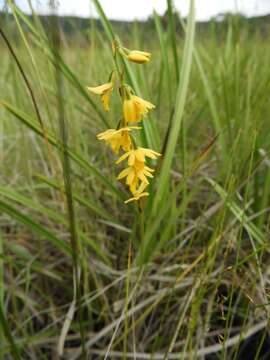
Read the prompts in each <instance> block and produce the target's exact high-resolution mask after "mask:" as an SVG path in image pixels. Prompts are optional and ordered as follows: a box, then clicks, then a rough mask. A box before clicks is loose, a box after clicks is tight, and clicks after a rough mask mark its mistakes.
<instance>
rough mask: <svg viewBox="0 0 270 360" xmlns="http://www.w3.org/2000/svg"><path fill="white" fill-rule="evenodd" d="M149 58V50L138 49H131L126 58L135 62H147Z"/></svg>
mask: <svg viewBox="0 0 270 360" xmlns="http://www.w3.org/2000/svg"><path fill="white" fill-rule="evenodd" d="M150 58H151V54H150V53H149V52H145V51H139V50H131V51H130V52H129V53H128V55H127V59H128V60H129V61H133V62H135V63H137V64H144V63H146V62H149V61H150Z"/></svg>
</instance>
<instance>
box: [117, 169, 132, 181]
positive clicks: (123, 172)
mask: <svg viewBox="0 0 270 360" xmlns="http://www.w3.org/2000/svg"><path fill="white" fill-rule="evenodd" d="M130 171H131V168H129V167H128V168H126V169H124V170H123V171H121V172H120V174H119V175H118V176H117V180H121V179H123V178H124V177H126V176H127V175H128V174H129V173H130Z"/></svg>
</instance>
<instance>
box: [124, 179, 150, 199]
mask: <svg viewBox="0 0 270 360" xmlns="http://www.w3.org/2000/svg"><path fill="white" fill-rule="evenodd" d="M146 187H147V184H146V183H144V182H142V183H141V185H140V186H139V188H138V189H137V191H135V192H134V193H133V197H131V198H130V199H128V200H126V201H125V204H128V203H130V202H132V201H138V200H140V199H141V198H142V197H145V196H149V193H148V192H146V191H144V190H145V188H146Z"/></svg>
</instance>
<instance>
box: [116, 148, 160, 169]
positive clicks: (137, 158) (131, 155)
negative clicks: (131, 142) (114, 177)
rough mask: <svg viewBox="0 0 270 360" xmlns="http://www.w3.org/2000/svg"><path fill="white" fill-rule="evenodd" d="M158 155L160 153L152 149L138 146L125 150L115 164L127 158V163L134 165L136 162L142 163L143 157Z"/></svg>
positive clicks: (156, 156)
mask: <svg viewBox="0 0 270 360" xmlns="http://www.w3.org/2000/svg"><path fill="white" fill-rule="evenodd" d="M158 156H161V154H159V153H158V152H156V151H154V150H151V149H146V148H142V147H139V148H138V149H132V150H130V151H128V152H126V153H125V154H124V155H122V156H121V157H120V158H119V159H118V160H117V161H116V164H119V163H120V162H122V161H123V160H125V159H126V158H128V165H129V166H134V165H135V164H136V162H139V163H140V162H142V163H144V162H145V157H149V158H151V159H157V158H158Z"/></svg>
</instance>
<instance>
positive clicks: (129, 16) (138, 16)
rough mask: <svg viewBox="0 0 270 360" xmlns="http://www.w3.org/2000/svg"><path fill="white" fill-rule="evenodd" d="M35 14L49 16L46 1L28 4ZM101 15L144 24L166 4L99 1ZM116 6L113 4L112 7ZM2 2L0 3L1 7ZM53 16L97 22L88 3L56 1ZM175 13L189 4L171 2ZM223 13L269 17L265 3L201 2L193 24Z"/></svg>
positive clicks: (23, 0)
mask: <svg viewBox="0 0 270 360" xmlns="http://www.w3.org/2000/svg"><path fill="white" fill-rule="evenodd" d="M16 3H17V5H18V6H19V7H20V8H21V10H23V11H24V12H26V13H28V14H29V13H31V11H30V9H29V5H28V3H27V0H17V1H16ZM32 3H33V7H34V9H35V11H36V12H37V13H38V14H40V15H49V14H50V13H52V10H51V8H50V7H49V6H48V5H47V1H44V0H42V1H40V0H35V1H32ZM100 3H101V5H102V7H103V8H104V11H105V14H106V15H107V17H108V18H109V19H110V20H119V21H134V20H140V21H142V20H146V19H147V18H148V17H149V16H150V15H151V14H152V13H153V10H156V11H157V13H158V14H159V15H163V14H164V13H165V11H166V8H167V1H166V0H151V1H149V2H146V3H145V1H144V0H137V1H136V3H134V2H131V3H129V5H128V6H127V5H126V0H115V1H114V3H113V4H112V1H111V0H100ZM116 3H117V4H116ZM3 4H4V0H0V5H1V7H3ZM58 4H59V5H58V7H57V14H58V15H59V16H74V17H79V18H97V17H98V15H97V12H96V11H95V8H94V4H93V3H92V1H89V2H86V1H85V0H77V1H76V5H74V0H59V1H58ZM174 4H175V9H176V10H177V11H178V12H180V13H181V14H182V16H183V17H185V16H186V15H187V13H188V8H189V0H184V1H183V0H175V1H174ZM223 13H235V14H237V13H238V14H242V15H244V16H246V17H256V16H263V15H268V14H270V1H269V0H242V1H241V0H238V1H237V0H220V1H219V3H217V2H216V1H215V0H205V1H204V4H203V5H202V2H199V1H197V2H196V20H197V21H208V20H210V19H211V18H213V17H216V16H218V15H220V14H223Z"/></svg>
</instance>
